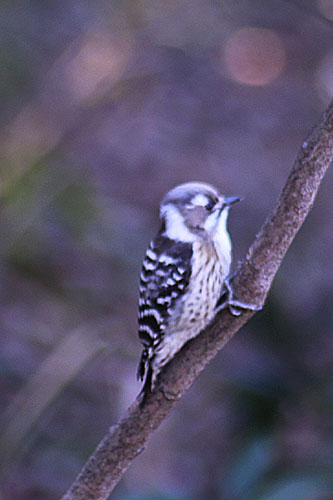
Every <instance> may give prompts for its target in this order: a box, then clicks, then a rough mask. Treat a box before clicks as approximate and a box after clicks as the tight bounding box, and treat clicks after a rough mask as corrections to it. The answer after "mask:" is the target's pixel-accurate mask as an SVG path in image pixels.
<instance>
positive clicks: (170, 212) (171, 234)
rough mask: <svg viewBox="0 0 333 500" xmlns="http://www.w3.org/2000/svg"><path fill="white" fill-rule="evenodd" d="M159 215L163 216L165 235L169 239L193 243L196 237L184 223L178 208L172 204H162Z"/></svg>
mask: <svg viewBox="0 0 333 500" xmlns="http://www.w3.org/2000/svg"><path fill="white" fill-rule="evenodd" d="M161 216H162V217H164V218H165V225H166V229H165V235H166V236H167V237H168V238H170V239H171V240H178V241H184V242H187V243H193V242H194V241H195V240H196V239H197V237H196V236H195V234H193V233H192V232H191V231H190V230H189V229H188V228H187V227H186V225H185V224H184V218H183V216H182V215H181V214H180V213H179V210H178V209H177V208H176V207H174V206H172V205H164V206H163V207H162V210H161Z"/></svg>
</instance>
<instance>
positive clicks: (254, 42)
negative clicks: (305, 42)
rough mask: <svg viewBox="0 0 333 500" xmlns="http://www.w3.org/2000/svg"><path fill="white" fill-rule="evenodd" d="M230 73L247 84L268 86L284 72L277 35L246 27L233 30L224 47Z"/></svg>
mask: <svg viewBox="0 0 333 500" xmlns="http://www.w3.org/2000/svg"><path fill="white" fill-rule="evenodd" d="M224 61H225V64H226V68H227V71H228V73H229V75H230V76H231V77H232V78H233V79H235V80H237V81H238V82H240V83H244V84H246V85H268V84H269V83H271V82H272V81H273V80H275V79H276V78H277V77H278V76H279V75H280V74H281V72H282V71H283V68H284V66H285V61H286V54H285V49H284V46H283V43H282V41H281V39H280V38H279V37H278V35H277V34H276V33H275V32H274V31H272V30H269V29H263V28H253V27H246V28H242V29H240V30H238V31H236V32H235V33H233V34H232V35H231V36H230V38H229V39H228V41H227V43H226V46H225V50H224Z"/></svg>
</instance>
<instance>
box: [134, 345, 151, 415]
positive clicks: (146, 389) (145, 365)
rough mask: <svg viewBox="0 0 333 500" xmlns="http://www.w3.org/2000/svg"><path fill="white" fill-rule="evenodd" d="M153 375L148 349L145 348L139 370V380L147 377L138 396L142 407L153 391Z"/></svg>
mask: <svg viewBox="0 0 333 500" xmlns="http://www.w3.org/2000/svg"><path fill="white" fill-rule="evenodd" d="M152 376H153V371H152V369H151V366H150V363H149V361H148V349H144V350H143V352H142V355H141V359H140V363H139V366H138V371H137V377H138V380H144V379H145V381H144V384H143V387H142V389H141V392H140V393H139V396H138V399H139V400H140V406H141V407H142V406H143V404H144V402H145V400H146V397H147V396H148V394H150V393H151V384H152Z"/></svg>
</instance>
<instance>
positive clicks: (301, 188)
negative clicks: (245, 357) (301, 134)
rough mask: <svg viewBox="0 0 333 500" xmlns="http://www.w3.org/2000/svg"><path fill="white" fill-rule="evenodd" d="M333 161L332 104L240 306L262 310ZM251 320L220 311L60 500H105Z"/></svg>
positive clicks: (238, 291) (251, 260) (256, 258)
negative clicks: (245, 304) (252, 305)
mask: <svg viewBox="0 0 333 500" xmlns="http://www.w3.org/2000/svg"><path fill="white" fill-rule="evenodd" d="M332 159H333V101H332V102H331V104H330V105H329V107H328V108H327V110H326V111H325V113H324V115H323V116H322V119H321V121H320V123H319V125H318V126H317V127H316V128H315V129H314V130H313V131H312V132H311V134H310V135H309V137H308V139H307V141H305V142H304V143H303V145H302V147H301V150H300V152H299V154H298V157H297V159H296V161H295V164H294V166H293V168H292V170H291V172H290V175H289V177H288V179H287V182H286V184H285V186H284V188H283V191H282V193H281V196H280V198H279V200H278V203H277V206H276V208H275V209H274V211H273V213H272V215H271V216H270V217H268V219H267V220H266V222H265V223H264V225H263V227H262V229H261V230H260V232H259V233H258V235H257V236H256V239H255V241H254V242H253V244H252V246H251V247H250V249H249V251H248V254H247V256H246V259H245V260H244V261H243V262H242V264H241V266H240V269H239V271H238V272H237V275H236V276H235V279H234V280H233V288H234V292H235V295H236V296H237V298H239V299H241V300H243V301H245V302H251V303H257V304H263V303H264V301H265V298H266V296H267V293H268V291H269V288H270V286H271V283H272V281H273V278H274V276H275V274H276V272H277V270H278V268H279V266H280V264H281V261H282V259H283V257H284V255H285V253H286V251H287V250H288V248H289V246H290V244H291V243H292V241H293V239H294V237H295V235H296V233H297V231H298V230H299V229H300V227H301V225H302V224H303V222H304V220H305V218H306V216H307V214H308V213H309V212H310V210H311V208H312V204H313V202H314V198H315V196H316V193H317V191H318V188H319V185H320V183H321V181H322V179H323V177H324V175H325V172H326V170H327V169H328V167H329V166H330V164H331V162H332ZM253 314H254V313H253V312H251V311H246V312H244V314H242V315H241V316H238V317H235V316H232V315H231V314H230V313H229V312H228V310H227V309H225V310H223V311H222V312H221V313H219V314H218V316H217V317H216V318H215V319H214V321H213V322H212V323H211V324H210V325H209V326H208V327H207V328H206V329H205V330H204V331H203V332H201V334H200V335H199V336H198V337H196V338H194V339H193V340H191V341H190V342H188V343H187V344H186V345H185V346H184V347H183V349H182V350H181V351H180V352H179V353H178V354H177V355H176V356H175V358H174V359H173V360H172V361H171V362H170V363H169V364H168V365H167V366H166V367H165V370H164V371H163V372H162V373H161V376H160V382H159V384H158V386H157V388H156V389H155V390H154V392H153V393H152V394H150V395H148V396H147V398H146V400H145V403H144V405H143V407H140V406H139V404H138V401H137V400H136V401H135V402H134V403H133V404H132V405H131V407H130V408H129V409H128V411H127V413H126V414H125V416H124V417H123V418H122V419H121V420H120V422H119V423H118V424H116V425H114V426H112V427H111V428H110V430H109V432H108V433H107V434H106V436H105V437H104V439H103V440H102V441H101V443H100V444H99V445H98V447H97V449H96V450H95V452H94V453H93V454H92V455H91V457H90V458H89V460H88V461H87V463H86V465H85V466H84V468H83V469H82V471H81V473H80V474H79V476H78V477H77V479H76V480H75V482H74V483H73V485H72V486H71V488H70V489H69V490H68V491H67V493H66V494H65V495H64V496H63V499H62V500H88V499H89V500H105V499H106V498H107V497H108V496H109V494H110V492H111V491H112V489H113V488H114V486H115V485H116V484H117V483H118V481H119V479H120V477H121V476H122V474H123V473H124V472H125V471H126V469H127V468H128V466H129V465H130V463H131V462H132V460H133V459H134V458H135V457H136V456H137V455H139V454H140V453H141V452H142V451H143V449H144V446H145V444H146V441H147V439H148V437H149V436H150V434H151V433H152V432H153V431H154V430H155V429H156V428H157V427H158V426H159V425H160V423H161V422H162V420H163V419H164V418H165V417H166V416H167V415H168V414H169V412H170V411H171V409H172V408H173V407H174V406H175V404H176V403H177V400H178V399H179V398H180V397H181V396H182V395H183V394H184V392H186V391H187V389H188V388H189V387H190V386H191V385H192V383H193V381H194V380H195V379H196V377H197V376H198V375H199V374H200V372H201V371H202V370H203V369H204V367H205V366H206V365H207V364H208V363H209V361H210V360H211V359H212V358H213V357H214V356H215V355H216V354H217V353H218V351H219V350H220V349H221V348H222V347H223V346H224V345H225V344H226V343H227V342H228V341H229V340H230V339H231V338H232V336H233V335H234V334H235V333H236V332H237V330H239V328H240V327H241V326H242V325H244V323H246V322H247V321H248V320H249V319H250V318H251V316H252V315H253Z"/></svg>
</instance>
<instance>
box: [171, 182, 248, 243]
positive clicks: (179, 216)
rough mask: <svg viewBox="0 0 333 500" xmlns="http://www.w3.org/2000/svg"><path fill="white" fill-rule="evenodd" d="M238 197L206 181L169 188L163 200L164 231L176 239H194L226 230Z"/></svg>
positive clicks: (210, 236)
mask: <svg viewBox="0 0 333 500" xmlns="http://www.w3.org/2000/svg"><path fill="white" fill-rule="evenodd" d="M239 200H240V198H239V197H235V196H233V197H226V196H223V195H222V194H220V193H219V192H218V191H217V190H216V189H215V188H214V187H213V186H211V185H210V184H206V183H204V182H186V183H185V184H180V185H179V186H176V187H175V188H173V189H171V191H169V192H168V193H167V194H166V195H165V197H164V199H163V200H162V203H161V219H162V222H163V225H164V226H165V235H166V236H167V237H168V238H170V239H173V240H179V241H186V242H192V243H193V242H194V241H197V240H198V239H203V240H207V239H208V240H209V239H213V238H214V237H215V235H216V233H218V232H221V231H226V223H227V218H228V213H229V208H230V206H231V205H233V204H234V203H236V202H237V201H239Z"/></svg>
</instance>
